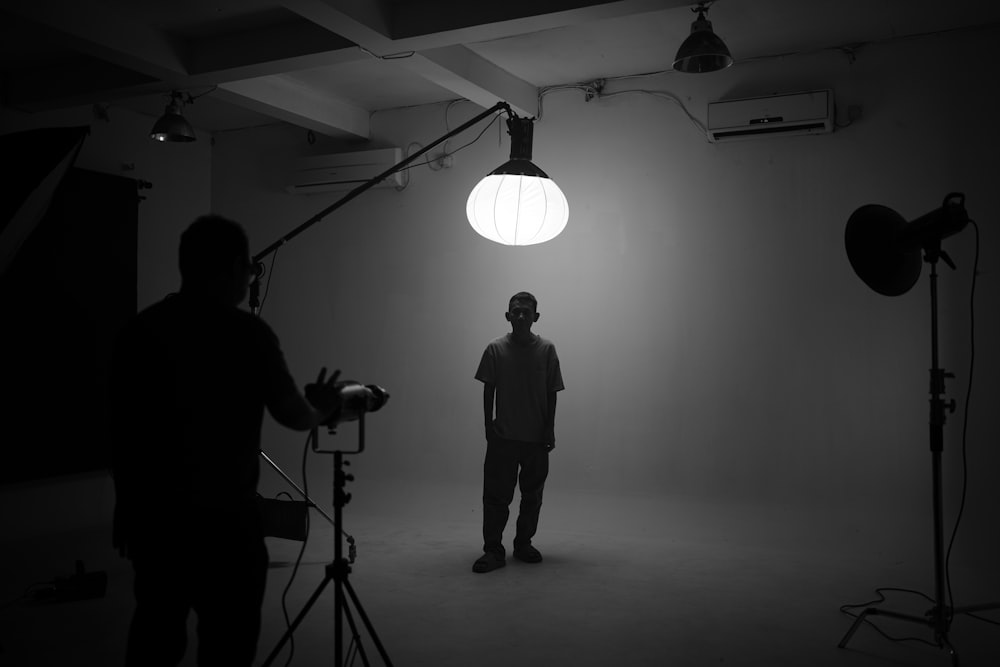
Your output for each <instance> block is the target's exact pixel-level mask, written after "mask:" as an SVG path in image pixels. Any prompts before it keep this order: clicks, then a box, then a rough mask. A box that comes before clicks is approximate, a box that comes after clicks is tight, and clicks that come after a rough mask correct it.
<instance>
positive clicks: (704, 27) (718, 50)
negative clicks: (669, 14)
mask: <svg viewBox="0 0 1000 667" xmlns="http://www.w3.org/2000/svg"><path fill="white" fill-rule="evenodd" d="M710 4H711V3H709V2H707V0H702V1H701V2H699V3H698V6H697V7H692V8H691V11H692V12H696V13H697V14H698V18H697V19H695V20H694V22H693V23H692V24H691V34H690V35H688V37H687V39H685V40H684V43H683V44H681V48H679V49H677V55H676V56H674V64H673V67H674V71H676V72H684V73H687V74H702V73H706V72H717V71H718V70H720V69H725V68H727V67H729V66H730V65H732V64H733V56H732V55H730V53H729V47H727V46H726V44H725V42H723V41H722V39H720V38H719V36H718V35H716V34H715V33H714V32H712V22H711V21H709V20H708V19H706V18H705V14H706V13H707V12H708V6H709V5H710Z"/></svg>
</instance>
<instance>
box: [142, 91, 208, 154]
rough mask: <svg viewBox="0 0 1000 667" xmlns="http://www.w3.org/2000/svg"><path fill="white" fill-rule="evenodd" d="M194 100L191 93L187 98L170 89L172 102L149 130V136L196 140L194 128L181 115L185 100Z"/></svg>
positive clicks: (169, 139) (155, 138)
mask: <svg viewBox="0 0 1000 667" xmlns="http://www.w3.org/2000/svg"><path fill="white" fill-rule="evenodd" d="M193 101H194V100H193V99H192V98H191V96H190V95H189V96H188V98H187V100H185V99H184V95H183V94H182V93H179V92H177V91H176V90H172V91H170V103H169V104H167V108H166V109H165V110H164V112H163V115H162V116H160V119H159V120H157V121H156V123H155V124H154V125H153V129H152V130H150V131H149V138H150V139H152V140H153V141H181V142H186V141H195V140H196V139H197V137H196V136H195V134H194V128H193V127H191V123H189V122H187V119H185V118H184V116H182V115H181V109H182V108H183V107H184V104H185V102H193Z"/></svg>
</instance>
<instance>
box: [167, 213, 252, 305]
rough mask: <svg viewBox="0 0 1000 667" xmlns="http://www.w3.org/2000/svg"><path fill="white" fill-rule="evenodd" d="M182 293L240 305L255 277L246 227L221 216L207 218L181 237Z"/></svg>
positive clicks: (207, 216)
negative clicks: (253, 275) (252, 273)
mask: <svg viewBox="0 0 1000 667" xmlns="http://www.w3.org/2000/svg"><path fill="white" fill-rule="evenodd" d="M178 260H179V264H180V270H181V291H182V292H185V293H188V294H194V295H197V296H202V297H207V298H210V299H212V300H215V301H219V302H222V303H225V304H227V305H237V304H239V303H240V302H241V301H243V299H245V298H246V295H247V286H248V285H249V282H250V277H251V263H250V244H249V242H248V240H247V235H246V232H244V231H243V228H242V227H241V226H240V225H239V224H237V223H235V222H233V221H232V220H229V219H227V218H223V217H222V216H220V215H203V216H201V217H200V218H198V219H197V220H195V221H194V222H193V223H191V225H190V226H189V227H188V228H187V229H186V230H184V233H183V234H181V244H180V250H179V252H178Z"/></svg>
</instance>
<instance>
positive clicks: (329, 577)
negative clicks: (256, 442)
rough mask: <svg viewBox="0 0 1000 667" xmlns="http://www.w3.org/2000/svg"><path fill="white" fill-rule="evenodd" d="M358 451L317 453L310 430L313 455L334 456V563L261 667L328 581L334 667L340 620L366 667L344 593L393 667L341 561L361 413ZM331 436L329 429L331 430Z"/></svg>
mask: <svg viewBox="0 0 1000 667" xmlns="http://www.w3.org/2000/svg"><path fill="white" fill-rule="evenodd" d="M358 422H359V423H358V449H357V450H355V451H350V452H344V451H341V450H339V449H338V450H322V449H318V442H319V439H318V435H317V433H316V429H313V434H312V437H313V451H314V452H316V453H318V454H332V455H333V530H334V551H333V562H332V563H329V564H327V566H326V570H325V572H326V573H325V576H324V577H323V580H322V581H320V583H319V585H318V586H317V587H316V590H315V591H313V594H312V596H311V597H310V598H309V599H308V600H307V601H306V604H305V606H304V607H302V611H300V612H299V615H298V616H296V617H295V620H294V621H292V623H291V625H290V626H289V627H288V630H286V631H285V634H284V635H282V637H281V639H280V640H279V641H278V644H277V645H276V646H275V647H274V649H273V650H272V651H271V653H270V655H268V656H267V659H266V660H265V661H264V663H263V665H264V667H268V666H269V665H271V664H272V663H273V662H274V660H275V658H277V657H278V654H279V653H280V652H281V649H282V648H284V646H285V644H286V643H287V642H288V640H289V639H291V636H292V633H294V632H295V629H296V628H297V627H298V626H299V624H300V623H301V622H302V621H303V619H305V617H306V615H307V614H308V613H309V610H310V609H312V606H313V605H314V604H315V603H316V601H317V600H318V599H319V596H320V595H321V594H322V593H323V591H324V589H326V586H327V584H329V583H330V582H331V581H332V582H333V592H334V595H333V607H334V626H333V643H334V665H335V667H342V666H343V665H344V627H343V619H344V618H345V617H346V618H347V623H348V625H349V626H350V628H351V637H352V645H353V646H355V647H356V648H357V651H358V655H360V656H361V660H362V662H363V663H364V664H365V667H369V664H370V663H369V662H368V655H367V654H366V653H365V649H364V645H363V644H362V643H361V637H360V635H359V633H358V626H357V624H356V623H355V622H354V615H353V614H352V613H351V608H350V606H349V604H348V598H347V597H345V595H344V593H345V591H346V593H347V595H348V596H349V597H350V602H351V603H353V605H354V608H355V610H357V612H358V615H359V616H360V617H361V621H362V622H363V623H364V625H365V629H367V631H368V635H369V636H370V637H371V639H372V642H373V643H374V644H375V648H376V649H377V650H378V653H379V655H380V656H381V657H382V661H383V663H384V664H385V665H386V667H392V661H391V660H390V659H389V655H388V653H386V650H385V647H384V646H382V642H381V641H380V640H379V638H378V635H377V634H376V632H375V627H374V626H373V625H372V622H371V621H370V620H369V618H368V615H367V614H366V613H365V610H364V607H362V606H361V600H360V599H358V595H357V593H355V592H354V588H353V587H352V586H351V582H350V581H349V580H348V575H349V574H350V572H351V565H350V562H348V560H347V559H346V558H344V548H343V544H342V542H341V535H342V534H343V530H342V520H343V508H344V505H346V504H347V503H348V502H350V500H351V494H349V493H346V492H345V491H344V487H345V486H346V485H347V482H350V481H353V480H354V475H350V474H347V473H345V472H344V466H347V465H350V462H349V461H345V460H344V455H345V454H360V453H361V452H362V451H364V449H365V417H364V414H363V413H362V414H361V415H360V416H359V418H358ZM331 432H332V429H331Z"/></svg>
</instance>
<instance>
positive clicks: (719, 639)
mask: <svg viewBox="0 0 1000 667" xmlns="http://www.w3.org/2000/svg"><path fill="white" fill-rule="evenodd" d="M352 490H353V491H355V499H354V501H352V502H351V503H350V504H348V505H347V506H346V508H345V510H344V517H345V523H344V528H345V530H346V531H347V532H348V533H350V534H351V535H353V536H354V538H355V540H356V542H357V551H358V553H357V559H356V561H355V562H354V564H353V571H352V574H351V575H350V582H351V584H352V586H353V588H354V589H355V591H356V592H357V594H358V596H359V597H360V599H361V602H362V604H363V607H364V609H365V611H366V612H367V614H368V615H369V617H370V619H371V620H372V623H373V625H374V627H375V630H376V632H377V634H378V636H379V638H380V639H381V641H382V643H383V644H384V646H385V648H386V651H387V653H388V655H389V657H390V659H391V660H392V664H394V665H420V666H425V665H426V666H434V667H493V666H500V665H503V666H504V667H507V666H510V665H518V666H524V667H561V666H570V665H572V666H574V667H589V666H591V665H651V666H659V665H671V666H676V667H703V666H706V665H711V666H726V667H732V666H737V665H747V666H754V667H757V666H759V665H803V666H809V667H822V666H827V665H829V666H837V667H876V666H886V667H889V666H892V667H896V666H900V665H912V666H917V667H922V666H925V665H927V666H931V665H942V666H943V665H950V664H951V661H950V658H949V656H948V655H947V653H946V652H944V651H942V650H940V649H938V648H935V647H933V646H928V645H925V644H921V643H917V642H910V641H907V642H892V641H889V640H887V639H885V638H883V637H881V636H880V635H879V634H877V632H876V631H875V630H874V629H873V628H871V627H869V626H862V627H861V628H860V629H859V630H858V632H857V633H856V634H855V635H854V637H853V638H852V639H851V641H850V643H849V645H848V648H847V649H840V648H838V646H837V644H838V642H839V641H840V639H841V637H842V636H843V635H844V633H845V632H846V631H847V629H848V628H849V627H850V624H851V619H850V618H849V617H848V616H846V615H844V614H843V613H841V612H840V611H839V607H840V606H841V605H843V604H847V603H856V602H857V603H860V602H865V601H867V600H870V599H872V598H874V597H875V596H874V593H873V591H874V589H875V588H876V587H877V586H895V587H904V588H917V589H920V590H922V591H924V592H925V593H928V594H933V569H932V555H931V554H929V553H922V552H920V550H914V549H911V548H909V547H901V546H900V545H901V544H910V543H911V542H913V543H925V542H926V540H923V539H922V536H918V539H913V533H914V531H921V530H923V529H924V527H923V526H922V525H920V522H919V521H916V522H914V524H913V525H909V524H907V523H906V522H900V521H898V520H896V521H888V522H883V521H880V520H878V519H877V518H876V517H874V516H873V515H872V514H871V513H868V514H867V515H866V516H865V517H864V519H863V520H859V519H858V517H857V516H856V513H854V514H852V512H847V511H843V512H840V511H836V510H834V509H831V510H830V511H829V512H828V513H826V514H824V513H822V512H817V511H816V510H815V508H812V509H811V510H810V511H809V512H804V511H801V510H799V509H796V508H789V507H781V506H763V505H761V506H744V505H738V504H735V503H725V502H719V503H707V502H703V501H695V500H690V499H679V498H671V497H628V496H626V497H622V496H615V497H608V496H601V495H588V494H574V493H564V492H560V491H559V490H558V489H551V488H550V489H548V490H547V491H546V494H547V495H546V499H545V504H544V507H543V510H542V519H541V524H540V528H539V533H538V535H537V537H536V539H535V545H536V546H537V547H538V548H539V549H540V550H541V551H542V553H543V554H544V557H545V560H544V562H542V563H540V564H531V565H529V564H525V563H521V562H519V561H516V560H514V559H512V558H508V564H507V566H506V567H505V568H503V569H500V570H497V571H495V572H491V573H488V574H474V573H473V572H472V570H471V567H472V562H473V561H474V560H475V558H476V557H477V556H478V555H479V549H480V533H479V530H480V524H479V521H480V518H481V515H480V513H479V507H478V495H479V491H478V489H476V488H474V487H450V486H437V487H433V486H419V487H418V486H414V487H406V488H401V487H399V486H398V485H396V486H393V488H392V489H391V490H390V489H388V488H385V489H378V488H374V487H370V486H369V487H365V488H363V489H352ZM515 503H516V501H515ZM329 511H330V512H331V513H332V510H329ZM512 521H513V519H512ZM109 530H110V529H109V528H108V526H107V525H96V526H91V527H89V528H88V529H86V530H82V531H79V530H72V529H65V530H60V531H58V532H57V533H56V534H41V535H38V536H35V537H31V538H30V539H28V538H26V539H23V540H20V541H18V542H14V543H11V542H7V543H6V544H5V545H4V549H5V554H4V567H3V568H2V571H0V577H2V580H0V591H2V593H3V600H4V608H3V610H2V611H0V627H2V630H0V646H2V651H3V652H2V653H0V664H2V665H11V666H15V665H16V666H20V665H25V666H33V665H60V666H72V665H81V666H84V665H86V666H88V667H89V666H92V665H119V664H122V660H123V656H124V645H125V634H126V630H127V627H128V620H129V615H130V611H131V588H130V586H131V573H130V570H129V568H128V565H127V563H126V562H124V561H122V560H120V559H118V557H117V556H116V555H115V554H114V553H113V552H112V551H111V549H110V547H109V545H108V538H109ZM505 537H507V536H506V535H505ZM333 540H334V531H333V528H332V526H331V525H330V523H329V522H328V521H326V520H325V519H324V518H322V517H321V516H319V515H315V514H314V516H313V520H312V528H311V531H310V536H309V540H308V542H307V543H306V548H305V551H304V554H303V557H302V563H301V566H300V567H299V568H298V571H297V573H296V574H295V578H294V581H293V583H292V586H291V587H290V589H289V592H288V595H287V608H288V612H289V614H290V615H291V616H292V617H294V616H295V615H296V614H297V613H298V611H299V610H300V609H301V608H302V606H303V604H304V603H305V601H306V600H307V599H308V598H309V596H310V595H311V594H312V593H313V591H314V590H315V589H316V588H317V587H318V586H319V585H320V582H321V581H322V579H323V576H324V571H325V566H326V564H327V563H328V562H329V561H330V560H331V559H332V552H333ZM268 546H269V551H270V555H271V568H270V571H269V575H268V576H269V579H268V592H267V596H266V599H265V601H264V606H263V624H264V629H263V632H262V636H261V638H260V643H259V647H258V664H261V663H263V661H264V659H265V658H266V657H267V655H268V654H269V653H270V652H271V650H272V648H273V647H274V646H275V645H276V644H277V642H278V641H279V639H280V638H281V636H282V634H283V633H284V632H285V619H284V615H283V612H282V594H283V592H284V590H285V588H286V586H287V584H288V582H289V578H290V576H291V575H292V572H293V569H294V568H293V566H292V564H293V563H294V562H295V560H296V558H297V557H298V555H299V551H300V548H301V547H302V543H301V542H295V541H288V540H281V539H277V538H268ZM507 547H508V551H509V550H510V545H509V538H508V545H507ZM190 554H191V558H193V559H201V560H203V561H204V566H205V567H206V568H218V569H219V570H220V571H221V570H222V568H225V567H226V563H224V562H213V561H212V560H211V557H210V555H208V554H203V553H200V552H199V549H198V545H197V544H192V545H191V552H190ZM78 559H80V560H83V561H84V562H85V564H86V567H87V569H88V570H104V571H106V572H107V573H108V588H107V593H106V595H105V596H104V597H103V598H100V599H91V600H83V601H76V602H64V603H38V602H35V603H30V602H28V601H25V600H21V601H15V602H11V601H12V600H15V599H16V598H18V597H19V596H20V594H21V593H22V592H23V591H24V589H25V587H26V586H28V585H29V584H31V583H33V582H35V581H45V580H49V579H52V577H53V576H64V575H69V574H71V573H72V570H73V567H74V562H75V561H76V560H78ZM977 577H978V575H975V574H972V573H965V575H964V576H963V577H962V579H963V581H975V582H977V585H976V586H974V587H970V586H968V585H967V586H965V587H964V590H978V591H979V592H981V594H982V595H983V596H988V597H991V598H992V599H998V598H1000V588H998V586H997V584H998V583H1000V582H998V580H997V578H996V577H995V576H994V578H993V580H992V581H986V580H984V579H979V578H977ZM980 584H981V585H980ZM986 601H987V600H984V599H981V598H980V599H977V600H974V601H973V600H956V604H963V603H972V602H977V603H978V602H986ZM883 607H884V608H886V609H891V610H895V611H901V612H904V613H913V614H916V615H921V614H923V613H924V612H925V611H926V610H927V609H928V608H929V607H930V604H929V603H928V602H926V601H925V600H923V599H922V598H919V597H917V596H914V595H910V594H904V593H891V594H890V597H889V601H888V602H887V603H885V604H884V605H883ZM984 615H987V616H988V617H990V618H993V619H994V620H1000V613H998V612H987V613H985V614H984ZM875 621H876V622H877V623H878V625H879V626H880V627H881V628H882V629H883V630H885V631H886V632H887V633H889V634H892V635H896V636H917V637H922V638H925V639H930V638H931V636H930V631H929V629H928V628H926V627H924V626H923V625H921V624H917V623H909V622H903V621H898V620H893V619H890V618H886V617H880V618H877V619H875ZM194 623H195V619H194V618H192V619H191V620H190V623H189V625H190V627H191V629H192V637H191V647H190V648H189V650H188V655H187V657H186V659H185V661H184V663H183V664H184V665H194V664H195V660H194V643H195V642H196V638H195V637H194V634H193V629H194ZM333 628H334V614H333V586H332V585H331V586H328V587H327V588H326V589H325V590H324V591H323V592H322V593H321V594H320V596H319V598H318V600H317V602H316V604H315V605H314V606H313V607H312V609H311V610H310V611H309V613H308V614H307V615H306V617H305V619H304V620H303V622H302V624H301V625H300V627H299V628H298V630H297V632H296V633H295V635H294V656H293V657H292V662H291V664H292V665H327V664H331V665H332V664H334V658H333V652H334V633H333ZM344 628H345V630H344V631H345V637H346V638H348V639H349V638H350V634H351V633H350V629H349V626H348V625H347V624H346V623H345V625H344ZM950 638H951V640H952V643H953V644H954V645H955V646H956V647H957V648H958V650H959V653H960V656H961V659H962V665H965V666H976V665H982V666H983V667H993V666H995V665H998V664H1000V627H998V626H996V625H991V624H989V623H986V622H983V621H981V620H977V619H973V618H969V617H966V616H958V617H956V619H955V620H954V622H953V624H952V626H951V630H950ZM361 641H362V645H363V646H364V648H365V650H366V651H367V655H368V658H369V661H370V663H371V664H372V665H380V664H382V661H381V660H380V659H379V657H378V654H377V652H376V649H375V646H374V644H373V643H372V641H371V639H370V638H369V637H368V636H367V634H366V633H365V632H364V631H362V634H361ZM288 657H289V652H288V650H287V648H286V650H285V651H284V652H282V653H281V654H280V656H279V657H278V658H277V659H276V660H275V662H274V663H273V664H275V665H284V664H286V662H287V660H288ZM354 664H357V665H360V664H363V663H362V661H361V659H360V657H359V658H357V660H356V661H355V663H354Z"/></svg>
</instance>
